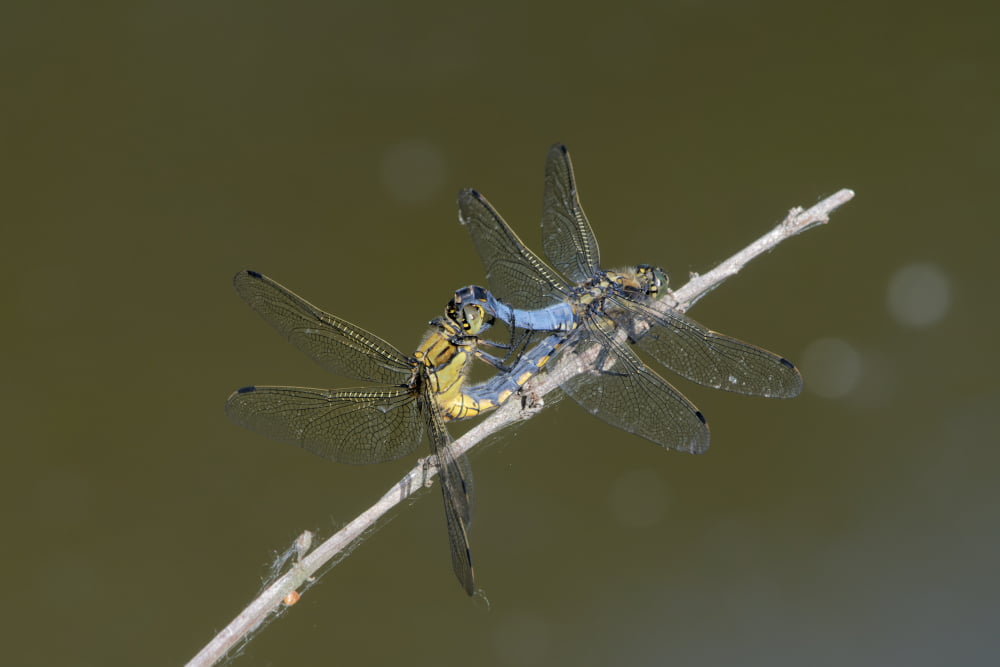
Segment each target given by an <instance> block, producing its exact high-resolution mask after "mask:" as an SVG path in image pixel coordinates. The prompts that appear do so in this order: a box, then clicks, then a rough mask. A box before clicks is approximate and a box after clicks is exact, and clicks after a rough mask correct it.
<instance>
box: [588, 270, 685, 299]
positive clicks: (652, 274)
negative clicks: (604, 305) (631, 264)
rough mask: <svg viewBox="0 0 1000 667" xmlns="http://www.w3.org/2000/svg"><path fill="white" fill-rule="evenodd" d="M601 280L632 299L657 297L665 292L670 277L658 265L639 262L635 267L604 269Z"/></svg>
mask: <svg viewBox="0 0 1000 667" xmlns="http://www.w3.org/2000/svg"><path fill="white" fill-rule="evenodd" d="M602 282H603V283H604V285H606V286H608V287H610V288H611V289H613V290H614V291H617V292H619V293H624V294H625V296H627V297H629V298H631V299H632V300H636V297H642V298H644V299H659V298H660V297H662V296H663V295H664V294H666V291H667V285H668V284H669V283H670V279H669V278H668V277H667V273H666V271H664V270H663V269H661V268H660V267H658V266H652V265H651V264H639V265H638V266H637V267H635V269H625V270H622V271H606V272H604V275H603V281H602Z"/></svg>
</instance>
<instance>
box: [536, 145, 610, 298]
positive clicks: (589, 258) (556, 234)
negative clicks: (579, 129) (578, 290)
mask: <svg viewBox="0 0 1000 667" xmlns="http://www.w3.org/2000/svg"><path fill="white" fill-rule="evenodd" d="M542 249H543V250H544V251H545V256H546V257H548V259H549V261H550V262H552V265H553V266H555V268H556V269H557V270H558V271H559V272H560V273H562V274H563V275H564V276H566V277H567V278H568V279H569V280H570V281H571V282H575V283H582V282H585V281H587V280H590V279H591V278H592V277H593V276H594V274H596V273H597V272H598V271H600V270H601V251H600V249H599V248H598V246H597V237H595V236H594V231H593V230H592V229H591V228H590V223H589V222H587V216H586V215H585V214H584V212H583V207H582V206H580V200H579V198H578V197H577V194H576V181H575V180H574V178H573V163H572V162H571V161H570V159H569V151H568V150H566V147H565V146H563V145H562V144H556V145H555V146H553V147H552V148H551V149H549V155H548V157H547V158H546V161H545V195H544V197H543V201H542Z"/></svg>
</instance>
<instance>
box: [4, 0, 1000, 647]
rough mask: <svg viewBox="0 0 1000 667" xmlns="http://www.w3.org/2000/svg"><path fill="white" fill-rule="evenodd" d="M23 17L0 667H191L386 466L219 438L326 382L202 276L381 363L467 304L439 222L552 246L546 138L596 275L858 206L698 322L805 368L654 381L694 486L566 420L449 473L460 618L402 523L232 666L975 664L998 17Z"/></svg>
mask: <svg viewBox="0 0 1000 667" xmlns="http://www.w3.org/2000/svg"><path fill="white" fill-rule="evenodd" d="M18 4H19V5H21V6H19V7H12V6H7V7H6V8H5V10H4V17H3V21H2V23H0V52H2V54H3V55H2V58H0V85H2V90H3V93H2V95H3V102H2V105H0V169H2V172H3V173H2V178H0V182H2V186H0V191H2V196H0V220H2V229H3V232H2V241H0V248H2V251H0V252H2V257H3V262H2V265H0V266H2V270H3V278H4V279H3V282H2V288H0V289H2V291H0V299H2V301H0V305H2V311H3V322H4V326H3V328H2V331H3V333H2V336H3V351H4V355H3V358H4V363H3V366H4V368H3V373H2V379H0V397H2V403H0V404H2V406H3V413H2V416H3V423H4V437H3V443H4V444H3V480H4V481H3V493H4V496H3V497H4V502H3V505H2V510H0V511H2V519H3V524H2V525H3V528H4V533H5V538H4V549H3V570H4V572H5V573H6V579H7V581H6V582H5V584H4V586H3V589H4V591H5V594H4V597H3V602H4V604H3V612H0V613H2V614H3V616H4V620H3V623H2V624H0V628H2V635H3V637H4V641H3V644H4V646H3V651H2V656H3V657H2V658H0V662H3V663H5V664H12V665H14V664H16V665H70V664H72V665H146V664H149V665H153V664H162V665H171V664H180V663H183V662H184V661H186V660H187V659H189V658H190V657H191V656H193V655H194V653H195V652H196V651H197V650H198V649H199V648H200V646H202V645H203V644H204V643H205V642H206V641H208V640H209V639H210V638H211V636H212V635H213V634H214V632H215V631H216V630H218V629H219V628H221V627H222V626H223V625H225V623H227V622H228V621H229V620H230V619H231V618H232V616H233V615H234V614H235V613H236V612H237V611H239V609H240V608H241V607H242V605H243V604H244V603H246V602H247V601H249V600H250V599H251V598H252V597H253V595H254V594H255V593H256V592H257V590H258V588H259V586H260V585H261V580H262V579H263V578H264V577H266V576H267V575H268V571H267V566H268V564H269V562H270V561H271V559H272V555H273V553H274V552H275V551H280V550H282V549H284V548H285V547H286V546H287V545H288V544H289V543H290V542H291V541H292V540H293V539H294V537H295V536H296V535H297V534H298V533H299V532H301V531H302V530H304V529H307V528H308V529H312V530H315V531H317V532H318V533H319V534H320V535H321V536H322V537H326V536H328V535H329V534H331V533H332V532H333V531H334V530H335V529H336V528H337V527H339V526H340V525H342V524H343V523H344V522H346V521H348V520H350V519H351V518H353V517H354V516H355V515H356V514H357V513H358V512H359V511H361V510H362V509H364V508H365V507H367V506H368V505H369V504H370V503H371V502H372V501H374V500H375V499H376V498H377V497H378V496H379V495H381V494H382V493H383V491H384V490H385V489H386V488H388V487H389V485H391V484H392V483H393V482H394V481H395V480H396V479H398V477H399V476H400V475H401V474H402V473H403V472H404V471H405V470H407V469H408V468H409V466H411V465H412V464H413V462H414V460H415V457H414V458H411V459H409V460H405V461H399V462H396V463H394V464H387V465H383V466H375V467H366V468H356V467H348V466H337V465H334V464H329V463H325V462H323V461H321V460H319V459H316V458H314V457H312V456H310V455H309V454H307V453H305V452H302V451H301V450H298V449H296V448H293V447H287V446H283V445H280V444H278V443H274V442H270V441H267V440H265V439H264V438H261V437H259V436H256V435H254V434H252V433H250V432H247V431H244V430H241V429H239V428H237V427H235V426H233V425H232V424H230V423H229V422H228V421H227V420H226V418H225V416H224V415H223V412H222V405H223V402H224V400H225V398H226V396H227V395H228V394H229V393H230V392H231V391H232V390H233V389H235V388H237V387H240V386H243V385H246V384H251V383H261V384H268V383H272V384H306V385H313V386H330V387H336V386H347V385H351V384H354V383H353V382H352V381H350V380H347V379H343V378H337V377H332V376H328V375H326V374H324V373H323V372H322V370H321V369H319V368H318V367H316V366H314V365H313V364H311V362H309V361H308V360H307V359H305V358H304V357H303V356H302V355H301V354H300V353H298V352H297V351H296V350H295V349H294V348H292V347H291V346H290V345H288V344H287V343H285V342H284V341H283V340H281V339H280V338H279V337H278V336H276V335H275V334H274V332H273V331H271V330H270V329H269V328H268V327H267V326H266V325H265V324H264V323H263V322H262V321H261V320H260V319H259V318H257V316H256V315H254V314H253V313H252V312H251V311H250V310H249V309H248V308H247V307H246V306H245V304H243V303H242V302H241V301H240V300H239V298H238V297H237V296H236V294H235V293H234V292H233V290H232V287H231V283H230V281H231V278H232V276H233V274H235V273H236V272H237V271H238V270H240V269H244V268H254V269H256V270H259V271H262V272H264V273H267V274H268V275H270V276H272V277H274V278H275V279H277V280H279V281H281V282H283V283H284V284H286V285H288V286H289V287H291V288H292V289H294V290H296V291H298V292H299V293H301V294H302V295H303V296H305V297H306V298H308V299H310V300H312V301H314V302H315V303H317V304H319V305H321V306H323V307H325V308H327V309H328V310H330V311H332V312H334V313H336V314H338V315H340V316H342V317H345V318H347V319H349V320H352V321H354V322H357V323H359V324H360V325H362V326H364V327H365V328H368V329H370V330H371V331H373V332H375V333H376V334H378V335H380V336H383V337H385V338H386V339H388V340H389V341H391V342H392V343H393V344H395V345H397V346H399V347H400V348H401V349H404V350H407V351H409V350H412V349H413V348H414V347H415V346H416V344H417V343H418V342H419V340H420V338H421V336H422V334H423V331H424V328H425V323H426V322H427V320H429V319H430V318H432V317H434V316H436V315H437V314H439V313H440V312H441V310H442V308H443V306H444V304H445V302H446V301H447V299H448V298H449V295H450V293H451V291H452V290H454V289H455V288H456V287H459V286H461V285H464V284H468V283H472V282H482V281H483V280H484V276H483V272H482V268H481V267H480V266H479V264H478V258H477V256H476V255H475V252H474V250H473V247H472V244H471V243H470V242H469V239H468V238H467V236H466V234H465V232H464V231H463V230H462V229H461V228H460V227H459V224H458V222H457V219H456V207H455V203H454V197H455V193H456V192H457V191H458V189H459V188H461V187H470V186H474V187H476V188H478V189H479V190H481V191H482V192H484V193H485V194H486V195H487V196H488V197H489V198H490V200H491V201H492V202H493V203H494V204H495V205H496V206H497V207H498V208H499V210H500V211H501V212H502V213H503V214H504V215H505V217H506V218H507V219H508V221H510V223H511V224H512V225H513V226H514V227H515V228H516V229H517V230H518V231H519V232H520V233H521V234H522V236H523V237H524V238H525V240H526V241H527V242H528V243H529V245H532V246H534V247H539V246H540V244H539V242H538V239H539V233H538V216H539V212H540V204H541V187H542V167H543V161H544V156H545V152H546V150H547V149H548V147H549V145H550V144H551V143H553V142H555V141H562V142H565V143H566V144H568V146H569V147H570V149H571V151H572V154H573V157H574V160H575V165H576V169H577V177H578V183H579V186H580V193H581V199H582V201H583V204H584V206H585V207H586V209H587V212H588V214H589V215H590V218H591V222H592V223H593V225H594V228H595V232H596V234H597V236H598V239H599V240H600V243H601V249H602V253H603V259H604V263H605V265H606V266H607V267H609V268H610V267H613V266H616V265H626V264H631V263H637V262H652V263H658V264H662V265H663V266H665V267H666V268H667V269H668V270H669V271H670V272H671V274H672V276H673V278H674V282H675V283H676V284H679V283H682V282H683V279H684V277H685V276H686V275H687V273H688V272H690V271H705V270H707V269H709V268H711V267H712V266H713V265H714V264H715V263H716V262H717V261H719V260H721V259H724V258H725V257H727V256H728V255H729V254H731V253H732V252H734V251H735V250H737V249H739V248H741V247H742V246H743V245H745V244H746V243H748V242H750V241H751V240H753V239H754V238H756V237H757V236H758V235H759V234H761V233H763V232H765V231H766V230H767V229H769V228H770V227H771V225H772V224H773V223H774V222H776V221H778V220H780V219H781V218H782V217H783V215H784V213H785V211H786V210H787V209H788V208H789V207H791V206H794V205H800V204H801V205H810V204H812V203H814V202H815V201H817V200H818V199H820V198H821V197H823V196H826V195H828V194H831V193H832V192H834V191H836V190H837V189H839V188H841V187H850V188H853V189H855V190H856V191H857V193H858V196H857V198H856V199H855V200H854V201H853V202H851V203H850V204H849V205H848V206H846V207H845V208H844V209H842V210H841V211H840V212H839V213H837V214H836V215H835V216H834V218H833V222H832V223H831V224H830V225H829V226H827V227H825V228H822V229H820V230H815V231H811V232H809V233H808V234H806V235H805V236H803V237H800V238H797V239H794V240H792V241H790V242H788V243H786V244H784V245H782V246H781V247H780V248H779V249H778V250H777V251H776V252H774V253H772V254H770V255H768V256H766V257H763V258H761V259H759V260H757V261H756V262H755V263H754V264H752V265H751V266H750V267H749V268H748V269H747V270H745V271H744V272H743V273H742V274H741V275H740V276H738V277H737V278H735V279H734V280H732V281H730V282H729V283H727V284H726V285H725V286H724V287H723V288H721V289H719V290H717V291H716V292H714V293H713V294H712V295H711V296H710V297H709V298H707V299H706V300H705V301H703V302H702V303H700V304H699V305H698V306H697V307H696V308H695V309H694V311H693V312H692V315H693V316H694V317H696V318H697V319H699V320H700V321H702V322H704V323H706V324H707V325H709V326H711V327H712V328H715V329H718V330H720V331H724V332H727V333H730V334H732V335H735V336H739V337H742V338H745V339H747V340H750V341H753V342H756V343H758V344H760V345H763V346H766V347H768V348H770V349H773V350H777V351H779V352H781V353H782V354H784V355H786V356H788V357H790V358H792V359H794V360H796V361H798V362H801V364H802V367H803V373H804V375H805V379H806V385H807V389H806V391H805V392H804V393H803V395H802V396H801V397H800V398H798V399H795V400H792V401H766V400H763V399H751V398H745V397H740V396H735V395H731V394H724V393H721V392H715V391H711V390H706V389H702V388H699V387H693V386H692V385H690V384H689V383H685V382H679V383H678V384H679V386H680V387H681V388H682V389H683V390H684V391H685V393H686V394H687V395H688V396H689V397H691V398H692V400H694V401H695V402H696V403H697V404H698V406H699V407H700V408H701V409H702V410H703V411H704V412H705V413H706V414H707V415H708V416H709V419H710V423H711V426H712V435H713V442H712V448H711V449H710V451H709V452H708V453H707V454H706V455H705V456H701V457H691V456H685V455H682V454H678V453H674V452H667V451H663V450H661V449H659V448H657V447H655V446H653V445H650V444H649V443H647V442H645V441H642V440H640V439H638V438H636V437H633V436H630V435H628V434H626V433H623V432H620V431H617V430H614V429H612V428H610V427H608V426H606V425H604V424H603V423H602V422H599V421H598V420H596V419H594V418H592V417H590V416H588V415H587V414H586V413H584V412H583V411H581V410H580V409H579V408H578V407H577V406H576V405H575V404H573V403H572V402H571V401H563V402H561V403H559V404H558V405H556V406H555V407H554V408H551V409H548V410H546V411H545V412H543V413H542V415H541V416H540V417H539V418H537V419H535V420H534V421H531V422H529V423H527V424H524V425H522V426H520V427H519V428H517V429H516V430H515V431H513V432H510V433H507V434H505V435H504V436H503V437H502V438H499V439H498V440H497V442H496V443H495V444H494V445H493V446H492V447H491V448H489V449H487V450H485V451H483V452H481V453H479V454H478V455H477V456H476V457H475V458H474V460H473V463H474V465H475V469H476V474H477V477H476V480H477V492H478V493H477V501H478V504H477V509H476V523H475V526H474V529H473V533H472V540H473V548H474V556H475V559H476V567H477V573H478V575H479V584H480V585H481V586H482V587H483V590H484V592H485V595H486V596H487V597H488V599H489V609H486V605H485V604H483V603H482V602H479V603H477V602H475V601H471V600H469V599H467V598H466V597H465V596H464V595H463V594H462V592H461V590H460V588H459V586H458V585H457V583H456V582H455V580H454V578H453V575H452V573H451V569H450V564H449V562H448V554H447V547H446V538H445V529H444V522H443V519H442V513H441V508H440V501H439V500H438V499H437V497H436V492H435V493H434V495H431V494H424V495H423V496H421V497H420V498H419V499H418V500H417V501H415V502H414V503H412V504H411V505H409V506H408V507H406V508H404V509H403V510H401V511H399V512H397V513H396V515H395V518H394V520H393V521H391V522H390V523H388V524H387V525H386V526H385V527H383V529H382V530H381V531H380V532H378V533H377V534H375V535H374V536H372V537H371V538H370V539H369V540H368V541H367V542H365V543H364V544H362V545H361V546H360V547H359V548H358V549H357V550H356V551H355V552H354V553H353V554H352V555H351V556H350V557H349V558H347V559H346V560H345V561H344V562H342V563H341V564H340V565H339V566H338V567H337V568H335V569H334V570H332V571H331V572H330V573H328V574H327V575H326V577H325V578H324V579H323V580H322V581H321V582H320V583H319V585H317V586H314V587H313V588H312V589H310V590H309V591H308V592H307V593H306V595H305V596H304V597H303V599H302V601H301V602H300V603H299V604H298V605H297V606H296V607H294V609H292V610H290V612H289V613H287V614H285V615H284V616H283V617H282V618H280V619H279V620H278V621H277V622H275V623H273V624H272V625H271V626H270V627H268V628H267V629H266V630H265V631H264V632H262V633H261V634H260V635H259V636H258V637H257V638H256V639H255V640H254V641H253V642H252V643H250V644H249V645H248V646H245V647H244V648H243V650H242V654H241V655H240V656H239V657H238V658H237V659H236V661H235V663H234V664H237V665H291V664H295V665H326V664H350V665H383V664H389V663H400V664H401V663H406V664H434V665H502V666H505V665H606V664H618V665H664V664H676V665H728V664H743V665H747V664H754V665H756V664H760V665H803V664H809V665H813V664H839V665H844V664H850V665H885V664H908V665H940V664H966V665H971V664H987V663H988V662H989V661H990V660H991V659H995V657H996V655H997V652H998V650H1000V640H998V639H997V634H996V610H997V607H998V602H1000V585H998V578H997V576H996V563H997V560H998V557H1000V536H998V532H997V526H998V518H1000V517H998V514H1000V511H998V509H1000V490H998V485H997V476H998V464H1000V454H998V448H997V442H998V432H1000V416H998V410H1000V401H998V397H1000V394H998V392H997V389H996V378H997V377H998V374H1000V364H998V361H997V353H996V341H997V305H996V304H997V302H996V295H995V294H996V288H997V287H998V279H997V270H996V250H997V233H996V228H997V222H996V213H995V211H996V203H995V196H994V195H995V191H996V186H997V182H998V170H997V166H996V165H997V157H996V156H997V154H998V152H1000V124H998V121H997V119H998V118H1000V115H998V111H1000V109H998V97H1000V88H998V83H997V82H998V81H1000V76H998V74H1000V73H998V68H997V64H998V47H997V46H996V30H995V26H996V25H997V20H998V16H997V11H996V10H995V8H994V5H993V3H986V2H982V3H965V2H953V3H948V4H946V5H941V4H937V3H935V4H930V3H895V5H894V6H893V5H890V4H883V5H880V6H879V5H876V4H875V3H850V2H846V3H845V2H830V3H799V2H758V3H745V2H735V1H729V2H726V1H721V2H712V1H706V2H697V1H695V0H688V1H683V2H664V3H656V6H655V7H654V6H653V5H654V3H648V4H643V3H630V2H618V3H610V4H607V3H602V4H600V5H597V4H595V5H591V6H587V5H581V4H580V3H572V4H569V3H566V4H565V5H563V6H558V5H555V4H546V3H525V4H523V5H519V6H511V5H503V6H502V7H501V6H500V5H498V4H497V3H492V4H490V5H483V6H479V5H477V4H476V3H458V2H452V3H433V2H432V3H402V2H396V3H386V4H383V5H378V6H377V5H375V4H374V3H258V2H209V3H206V2H136V3H123V2H119V3H18ZM61 5H62V6H61ZM914 309H916V310H915V311H914ZM900 312H901V313H902V314H900ZM910 320H916V322H915V323H914V322H911V321H910ZM422 451H426V450H422Z"/></svg>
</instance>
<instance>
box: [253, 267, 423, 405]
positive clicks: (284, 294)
mask: <svg viewBox="0 0 1000 667" xmlns="http://www.w3.org/2000/svg"><path fill="white" fill-rule="evenodd" d="M233 285H234V286H235V287H236V292H237V293H238V294H239V295H240V297H242V298H243V300H244V301H246V302H247V304H249V306H250V307H251V308H253V309H254V310H255V311H257V314H258V315H260V316H261V317H263V318H264V320H265V321H266V322H267V323H268V324H270V325H271V326H272V327H274V328H275V329H276V330H277V331H278V333H280V334H281V335H282V336H284V337H285V338H287V339H288V340H289V341H290V342H291V343H292V345H294V346H295V347H297V348H299V349H300V350H302V351H303V352H305V353H306V355H307V356H308V357H309V358H310V359H312V360H313V361H315V362H316V363H318V364H319V365H320V366H322V367H323V368H326V369H327V370H329V371H331V372H333V373H336V374H337V375H343V376H346V377H354V378H357V379H360V380H370V381H372V382H379V383H383V384H390V385H398V384H403V383H404V382H406V381H407V379H408V378H409V377H410V376H411V375H412V373H413V365H412V362H411V361H410V360H409V358H408V357H406V356H405V355H404V354H403V353H402V352H400V351H399V350H397V349H396V348H395V347H393V346H392V345H390V344H389V343H387V342H385V341H384V340H382V339H381V338H379V337H377V336H375V335H373V334H370V333H368V332H367V331H365V330H364V329H362V328H360V327H357V326H355V325H353V324H351V323H350V322H347V321H346V320H342V319H340V318H339V317H336V316H334V315H331V314H329V313H326V312H323V311H322V310H320V309H319V308H317V307H316V306H314V305H312V304H311V303H309V302H308V301H306V300H305V299H303V298H302V297H300V296H298V295H297V294H295V293H294V292H292V291H291V290H289V289H287V288H285V287H283V286H282V285H279V284H278V283H276V282H275V281H273V280H271V279H270V278H268V277H267V276H264V275H261V274H259V273H257V272H256V271H240V272H239V273H237V274H236V277H235V278H234V279H233Z"/></svg>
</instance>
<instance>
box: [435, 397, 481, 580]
mask: <svg viewBox="0 0 1000 667" xmlns="http://www.w3.org/2000/svg"><path fill="white" fill-rule="evenodd" d="M422 403H423V412H424V420H425V423H426V425H427V432H428V435H429V436H430V441H431V452H432V453H433V454H434V455H435V456H436V457H437V460H438V470H439V472H438V477H439V478H440V480H441V497H442V499H443V500H444V517H445V523H447V525H448V544H449V547H450V550H451V566H452V569H453V570H454V571H455V576H456V577H458V581H459V583H460V584H462V588H464V589H465V592H466V593H468V594H469V595H473V594H474V593H475V592H476V582H475V575H474V573H473V570H472V549H471V547H470V546H469V526H470V525H471V524H472V495H473V488H472V467H471V466H470V465H469V460H468V459H467V458H466V457H465V456H464V455H462V456H458V457H456V456H454V455H453V454H452V451H451V443H452V439H451V435H450V434H449V433H448V429H447V428H445V425H444V420H442V418H441V414H440V413H439V412H438V410H437V408H436V406H435V405H434V404H433V401H432V400H431V399H430V398H429V397H425V399H424V400H423V401H422Z"/></svg>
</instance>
